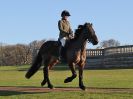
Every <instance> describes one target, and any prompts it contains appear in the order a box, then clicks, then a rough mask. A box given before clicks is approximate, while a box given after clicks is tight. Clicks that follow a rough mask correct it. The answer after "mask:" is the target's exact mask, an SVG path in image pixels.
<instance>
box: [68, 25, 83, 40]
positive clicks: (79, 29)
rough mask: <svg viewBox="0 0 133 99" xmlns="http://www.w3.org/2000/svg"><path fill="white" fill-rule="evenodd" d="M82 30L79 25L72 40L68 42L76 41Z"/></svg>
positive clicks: (81, 26)
mask: <svg viewBox="0 0 133 99" xmlns="http://www.w3.org/2000/svg"><path fill="white" fill-rule="evenodd" d="M82 29H83V25H79V26H78V28H77V29H76V30H75V33H74V38H73V39H71V40H70V41H71V42H73V41H75V40H77V38H79V36H80V34H81V31H82Z"/></svg>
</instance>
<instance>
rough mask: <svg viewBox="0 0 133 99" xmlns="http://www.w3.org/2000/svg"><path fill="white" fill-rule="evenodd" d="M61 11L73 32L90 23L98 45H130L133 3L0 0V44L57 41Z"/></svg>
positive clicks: (123, 0) (121, 0)
mask: <svg viewBox="0 0 133 99" xmlns="http://www.w3.org/2000/svg"><path fill="white" fill-rule="evenodd" d="M63 10H68V11H69V12H70V14H71V16H70V17H69V21H70V23H71V27H72V30H73V31H75V29H76V28H77V26H78V25H79V24H84V23H85V22H90V23H93V28H94V30H95V31H96V35H97V36H98V39H99V42H102V41H104V40H109V39H115V40H117V41H119V42H120V43H121V45H127V44H129V45H132V44H133V39H132V38H133V0H0V42H2V43H6V44H17V43H21V44H28V43H30V42H32V41H34V40H42V39H46V40H50V39H54V40H57V39H58V35H59V30H58V20H60V19H61V16H60V14H61V12H62V11H63ZM99 44H100V43H99ZM97 46H99V45H97ZM87 47H90V48H91V47H92V48H93V47H96V46H92V44H87Z"/></svg>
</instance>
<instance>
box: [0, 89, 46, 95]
mask: <svg viewBox="0 0 133 99" xmlns="http://www.w3.org/2000/svg"><path fill="white" fill-rule="evenodd" d="M33 93H34V94H38V93H42V92H20V91H5V90H1V91H0V96H12V95H21V94H33ZM43 93H46V92H43Z"/></svg>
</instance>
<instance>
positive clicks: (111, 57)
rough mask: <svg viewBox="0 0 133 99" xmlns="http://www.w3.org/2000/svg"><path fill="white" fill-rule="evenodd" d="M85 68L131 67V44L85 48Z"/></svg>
mask: <svg viewBox="0 0 133 99" xmlns="http://www.w3.org/2000/svg"><path fill="white" fill-rule="evenodd" d="M86 67H87V68H133V45H127V46H118V47H109V48H105V49H88V50H87V62H86Z"/></svg>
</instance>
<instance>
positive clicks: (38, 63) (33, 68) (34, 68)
mask: <svg viewBox="0 0 133 99" xmlns="http://www.w3.org/2000/svg"><path fill="white" fill-rule="evenodd" d="M41 63H42V56H41V54H40V51H39V52H38V54H37V56H36V58H35V60H34V62H33V64H32V66H31V67H30V69H29V70H28V72H27V73H26V75H25V77H26V78H27V79H29V78H30V77H31V76H33V75H34V74H35V73H36V72H37V71H38V69H39V68H40V67H41Z"/></svg>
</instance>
